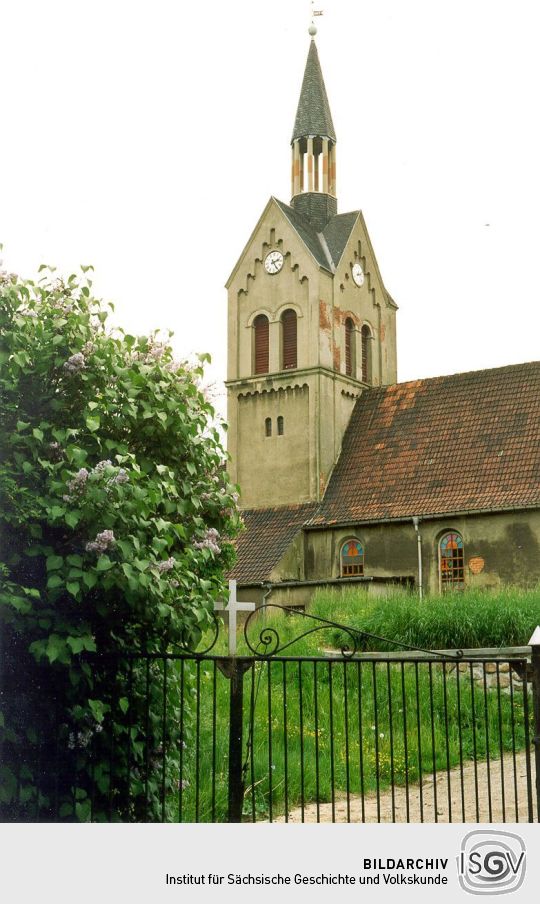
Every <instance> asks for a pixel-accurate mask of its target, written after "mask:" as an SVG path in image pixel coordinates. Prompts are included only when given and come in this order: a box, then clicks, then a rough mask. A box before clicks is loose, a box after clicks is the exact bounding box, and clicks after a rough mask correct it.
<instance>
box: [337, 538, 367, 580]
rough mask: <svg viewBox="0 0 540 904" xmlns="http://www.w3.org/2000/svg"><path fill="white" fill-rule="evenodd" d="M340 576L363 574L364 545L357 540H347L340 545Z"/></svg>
mask: <svg viewBox="0 0 540 904" xmlns="http://www.w3.org/2000/svg"><path fill="white" fill-rule="evenodd" d="M340 560H341V576H342V577H350V576H351V575H353V574H364V547H363V546H362V544H361V543H359V542H358V540H347V541H346V542H345V543H344V544H343V546H342V547H341V555H340Z"/></svg>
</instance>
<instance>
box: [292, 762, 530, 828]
mask: <svg viewBox="0 0 540 904" xmlns="http://www.w3.org/2000/svg"><path fill="white" fill-rule="evenodd" d="M531 759H532V764H531V783H532V799H533V806H534V812H536V804H535V799H536V795H535V776H534V758H531ZM503 766H504V768H503V769H502V770H501V761H500V760H491V762H490V768H489V772H488V769H487V764H486V763H485V762H479V763H477V764H476V769H475V764H474V763H473V762H467V763H464V765H463V778H462V774H461V770H460V768H459V767H458V768H456V769H451V770H450V771H449V772H439V773H437V781H436V783H435V785H434V782H433V776H432V775H431V776H424V777H423V779H422V788H421V790H420V784H415V785H410V786H409V793H408V795H407V792H406V790H405V788H401V787H399V788H395V789H394V795H393V797H392V792H391V791H389V790H386V791H384V792H381V794H380V796H379V801H378V802H377V795H376V794H369V795H366V796H365V798H364V802H363V808H362V798H361V797H360V796H358V795H351V796H350V798H349V801H347V798H346V797H340V798H339V799H337V800H336V801H335V806H334V816H332V804H329V803H321V804H319V822H349V821H350V822H362V821H364V822H422V821H423V822H450V817H451V821H452V822H527V821H528V812H529V811H528V800H527V761H526V754H525V753H520V754H517V755H516V768H515V771H514V761H513V759H512V756H510V755H508V756H506V757H504V760H503ZM449 786H450V795H449V793H448V789H449ZM503 789H504V794H503ZM490 792H491V793H490ZM407 797H408V808H409V811H408V816H407ZM421 798H422V803H421ZM490 799H491V811H490V804H489V802H490ZM463 801H464V803H463ZM503 801H504V808H503ZM435 804H436V806H435ZM435 813H436V814H437V818H435ZM422 815H423V819H422ZM280 821H281V822H282V821H283V820H280ZM288 821H289V822H294V823H296V822H301V821H302V811H301V809H300V808H297V809H295V810H293V811H292V812H291V813H290V814H289V819H288ZM304 822H317V804H314V803H310V804H308V805H307V806H306V807H305V808H304Z"/></svg>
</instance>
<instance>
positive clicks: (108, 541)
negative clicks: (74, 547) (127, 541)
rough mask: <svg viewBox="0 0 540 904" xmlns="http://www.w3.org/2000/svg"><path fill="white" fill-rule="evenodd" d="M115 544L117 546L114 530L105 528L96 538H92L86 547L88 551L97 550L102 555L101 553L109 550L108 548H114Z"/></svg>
mask: <svg viewBox="0 0 540 904" xmlns="http://www.w3.org/2000/svg"><path fill="white" fill-rule="evenodd" d="M114 546H116V540H115V537H114V533H113V532H112V530H104V531H101V533H100V534H98V535H97V536H96V539H95V540H90V541H89V542H88V543H87V544H86V547H85V549H86V552H97V553H99V554H100V555H101V553H104V552H107V550H108V549H112V548H113V547H114Z"/></svg>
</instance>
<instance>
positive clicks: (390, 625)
mask: <svg viewBox="0 0 540 904" xmlns="http://www.w3.org/2000/svg"><path fill="white" fill-rule="evenodd" d="M309 611H310V612H311V613H312V614H313V615H318V616H320V617H321V618H324V619H327V620H329V621H337V622H340V623H342V624H346V625H351V626H353V627H355V628H357V629H359V630H360V631H366V632H368V633H369V634H374V635H377V636H378V637H379V638H384V639H383V640H378V639H375V638H370V637H365V638H364V640H363V641H362V644H361V648H362V649H364V650H393V649H399V647H396V646H395V644H394V643H392V642H391V641H395V642H399V643H402V644H408V645H409V646H412V647H414V646H417V647H423V648H426V649H435V650H437V649H439V650H441V649H458V648H459V649H469V648H471V649H472V648H474V647H507V646H525V645H526V644H527V643H528V641H529V638H530V637H531V634H532V632H533V631H534V629H535V627H536V626H537V625H538V624H540V588H537V589H536V590H521V589H519V588H515V587H508V588H506V589H503V590H500V591H498V592H496V593H495V592H492V591H490V592H488V591H478V590H477V591H475V590H469V591H465V592H462V593H457V592H455V593H447V594H444V595H441V596H432V597H426V598H424V599H423V600H420V599H419V598H418V596H417V595H416V594H412V593H407V592H405V591H401V592H396V593H392V594H389V595H388V596H384V597H376V596H373V597H372V596H370V595H368V594H366V593H362V592H358V591H355V590H352V589H351V590H346V591H342V592H339V591H337V592H336V591H331V590H330V591H319V592H318V593H317V594H316V596H315V598H314V600H313V605H312V607H311V609H310V610H309ZM332 640H333V643H334V645H338V644H339V642H340V640H341V636H340V634H339V632H334V635H333V638H332Z"/></svg>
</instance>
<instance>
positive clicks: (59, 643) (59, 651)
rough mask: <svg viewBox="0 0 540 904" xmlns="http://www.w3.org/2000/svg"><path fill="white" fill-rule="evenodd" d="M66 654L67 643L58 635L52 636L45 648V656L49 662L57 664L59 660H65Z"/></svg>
mask: <svg viewBox="0 0 540 904" xmlns="http://www.w3.org/2000/svg"><path fill="white" fill-rule="evenodd" d="M65 653H66V641H65V640H64V638H63V637H60V636H59V635H58V634H51V636H50V637H49V639H48V641H47V646H46V648H45V655H46V656H47V659H48V660H49V662H56V660H57V659H61V658H64V656H65Z"/></svg>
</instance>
